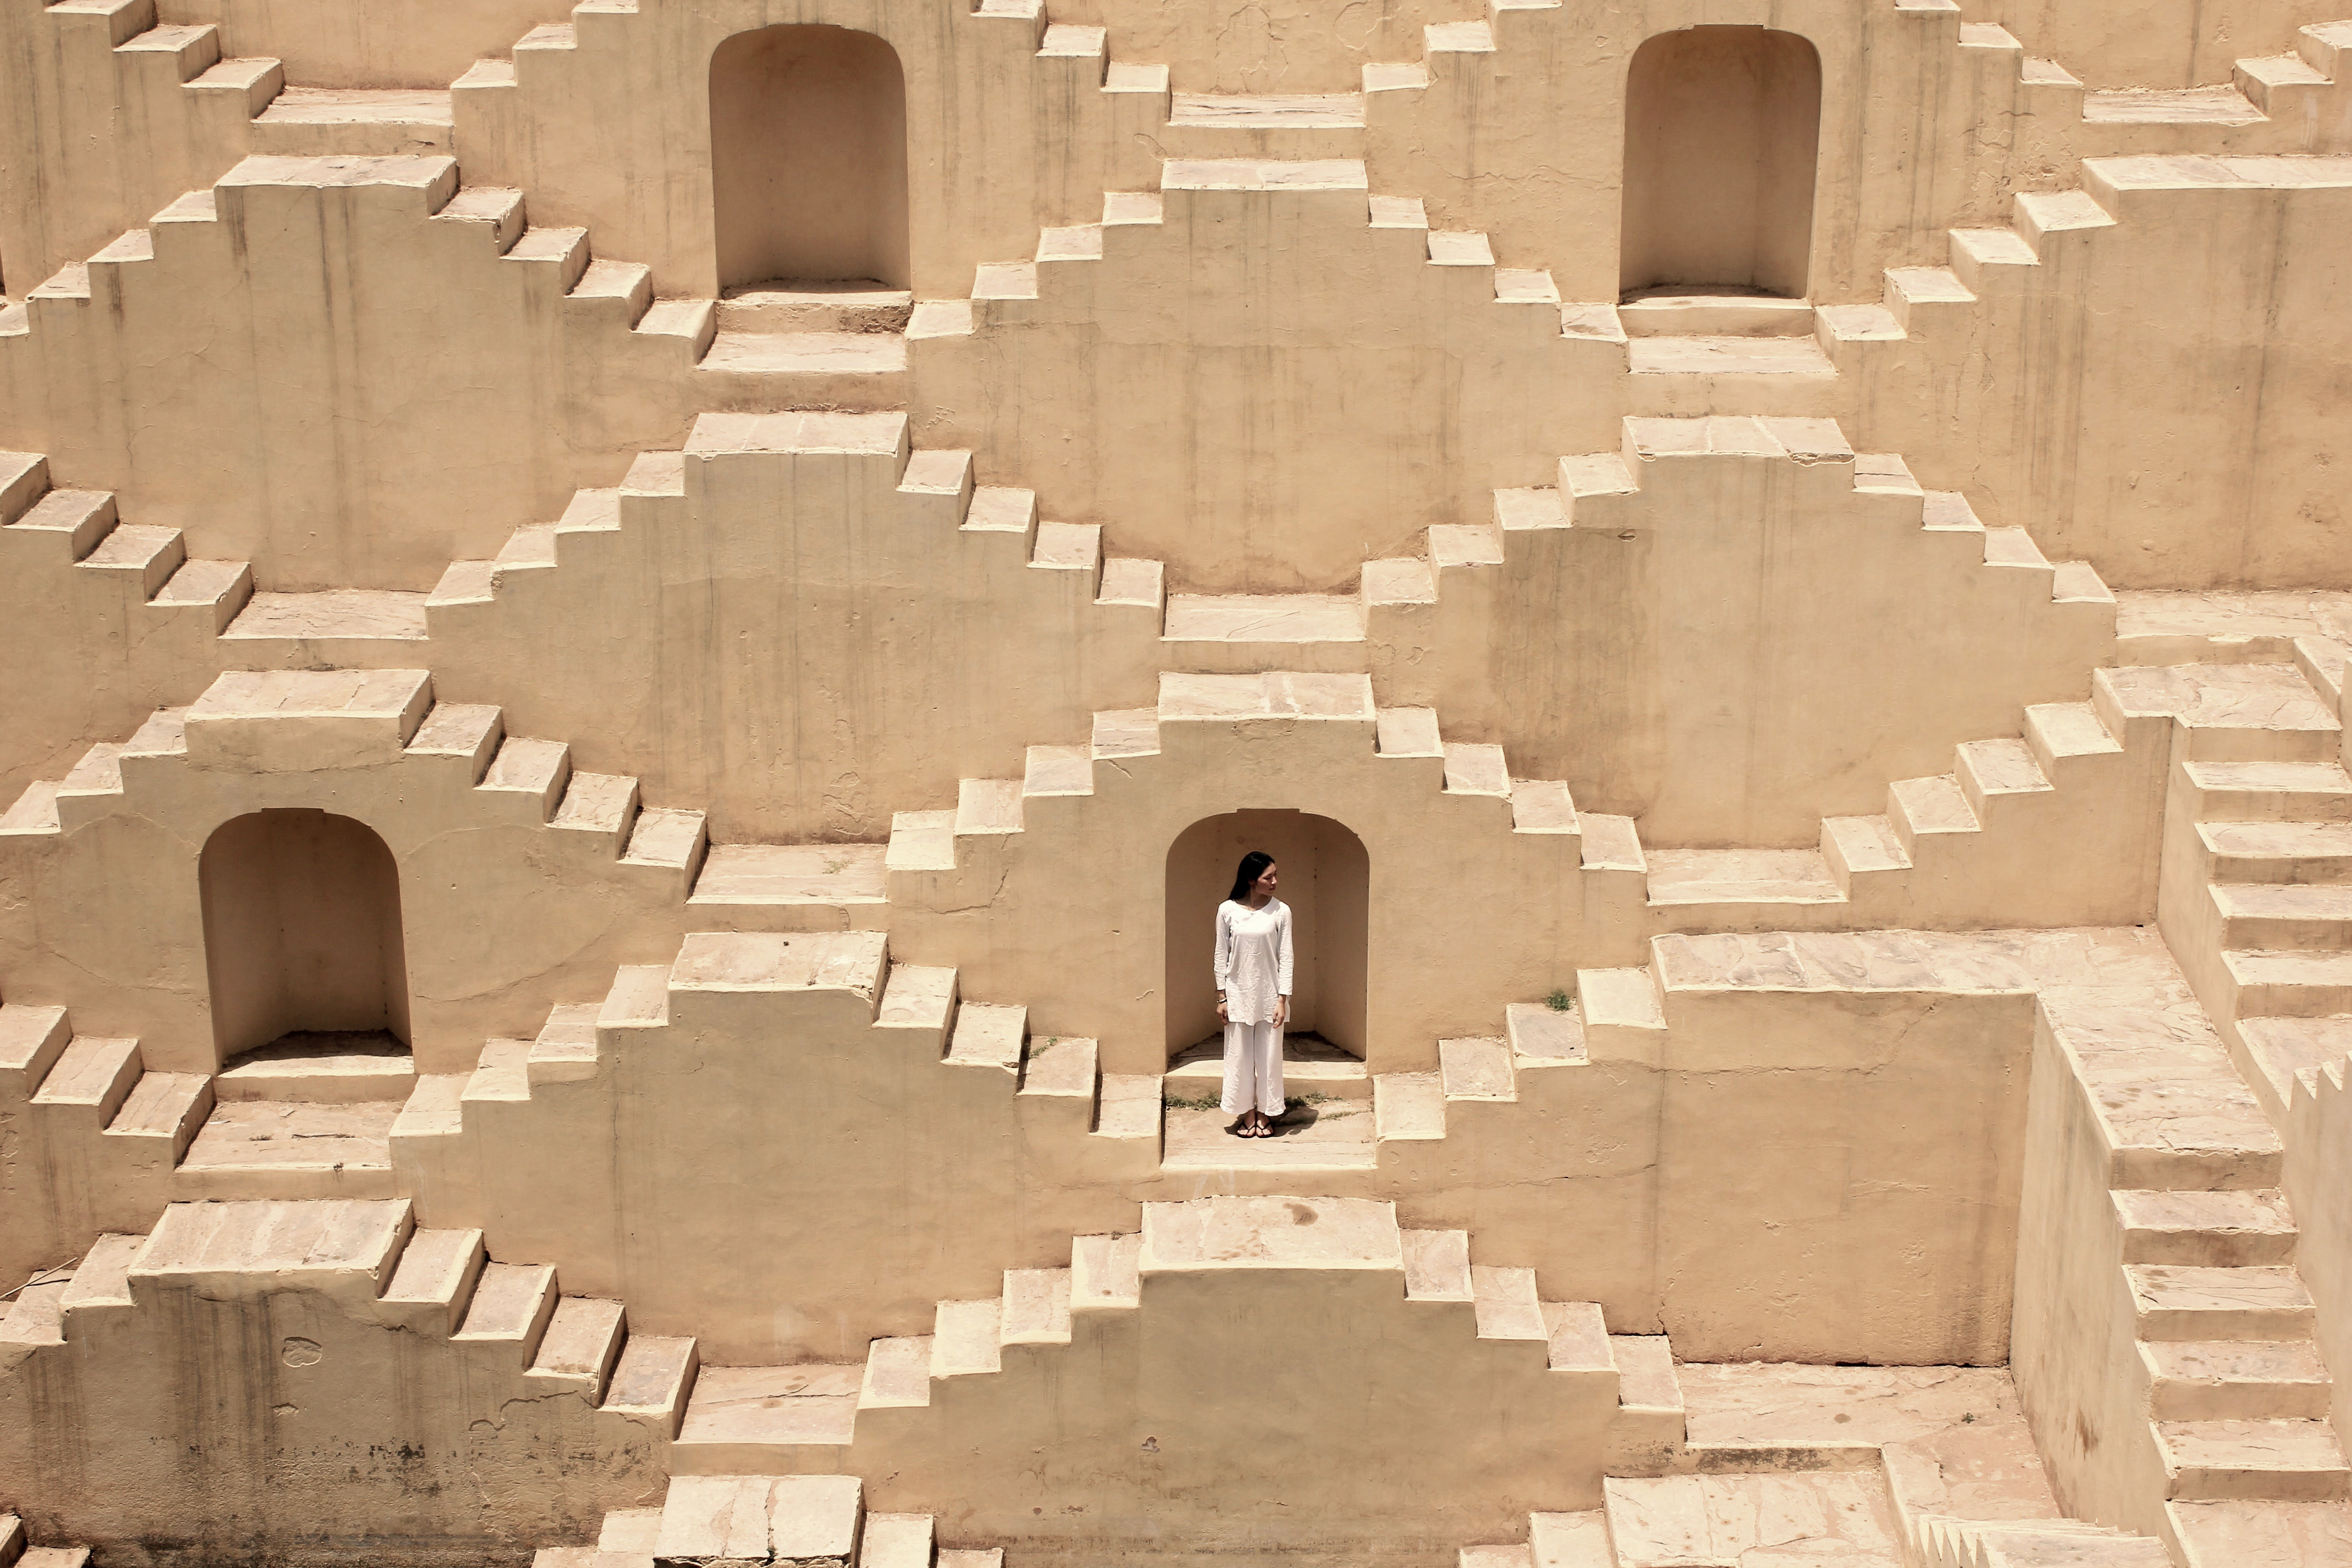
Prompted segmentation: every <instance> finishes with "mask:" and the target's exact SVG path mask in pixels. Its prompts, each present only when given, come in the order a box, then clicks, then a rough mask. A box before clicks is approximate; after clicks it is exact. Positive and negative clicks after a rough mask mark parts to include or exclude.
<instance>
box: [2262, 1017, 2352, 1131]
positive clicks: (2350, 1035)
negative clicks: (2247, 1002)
mask: <svg viewBox="0 0 2352 1568" xmlns="http://www.w3.org/2000/svg"><path fill="white" fill-rule="evenodd" d="M2238 1038H2239V1039H2240V1040H2242V1042H2244V1045H2245V1047H2246V1054H2247V1055H2248V1056H2249V1057H2251V1058H2252V1059H2253V1064H2254V1067H2255V1068H2256V1069H2257V1071H2258V1072H2259V1073H2260V1075H2261V1081H2260V1082H2259V1083H2258V1084H2257V1085H2256V1088H2257V1089H2267V1090H2268V1091H2269V1092H2268V1103H2270V1104H2272V1105H2273V1106H2275V1107H2277V1108H2278V1110H2279V1111H2280V1112H2281V1113H2284V1110H2285V1108H2286V1107H2287V1106H2288V1105H2289V1104H2290V1103H2291V1102H2292V1101H2293V1100H2294V1093H2295V1088H2296V1084H2297V1082H2298V1080H2300V1081H2301V1082H2302V1084H2303V1085H2304V1086H2305V1089H2307V1090H2309V1091H2312V1092H2316V1090H2317V1089H2318V1079H2317V1074H2318V1073H2319V1072H2320V1071H2321V1069H2323V1068H2328V1067H2332V1066H2334V1065H2335V1064H2336V1063H2338V1062H2341V1061H2343V1060H2344V1059H2345V1058H2347V1057H2352V1018H2344V1017H2317V1018H2279V1017H2265V1016H2241V1017H2240V1018H2239V1019H2238Z"/></svg>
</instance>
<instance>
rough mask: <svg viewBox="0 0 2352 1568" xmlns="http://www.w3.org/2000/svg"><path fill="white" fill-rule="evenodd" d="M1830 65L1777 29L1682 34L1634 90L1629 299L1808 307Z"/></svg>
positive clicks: (1627, 215)
mask: <svg viewBox="0 0 2352 1568" xmlns="http://www.w3.org/2000/svg"><path fill="white" fill-rule="evenodd" d="M1821 121H1822V59H1821V54H1820V52H1819V51H1818V50H1816V49H1815V48H1814V47H1813V46H1812V43H1811V40H1809V39H1807V38H1804V37H1801V36H1799V35H1798V34H1795V33H1784V32H1780V31H1778V30H1776V29H1773V28H1769V27H1755V26H1708V27H1685V28H1683V29H1682V30H1681V31H1679V32H1673V33H1661V34H1659V35H1658V36H1657V37H1654V38H1652V39H1650V40H1649V41H1648V42H1647V43H1644V44H1643V46H1642V47H1641V48H1640V49H1638V50H1636V51H1635V53H1634V55H1633V66H1632V68H1630V70H1629V71H1628V73H1627V76H1626V81H1625V169H1624V193H1623V201H1624V205H1623V214H1622V230H1621V238H1620V241H1619V244H1620V249H1619V253H1618V257H1619V259H1618V287H1619V289H1620V291H1621V297H1622V298H1626V299H1632V298H1636V297H1639V296H1640V295H1642V294H1643V293H1644V292H1647V291H1655V290H1665V291H1669V292H1675V293H1689V294H1706V295H1739V294H1761V295H1773V296H1779V297H1781V298H1786V299H1797V298H1801V297H1802V296H1803V294H1804V293H1805V288H1806V278H1807V273H1808V270H1809V268H1810V264H1811V252H1812V236H1813V180H1814V166H1815V163H1816V160H1817V155H1818V153H1819V150H1820V142H1821Z"/></svg>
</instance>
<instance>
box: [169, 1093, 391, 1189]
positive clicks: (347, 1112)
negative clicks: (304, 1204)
mask: <svg viewBox="0 0 2352 1568" xmlns="http://www.w3.org/2000/svg"><path fill="white" fill-rule="evenodd" d="M401 1104H402V1102H401V1101H399V1100H360V1101H343V1102H327V1103H314V1102H308V1101H300V1100H294V1101H278V1100H230V1101H226V1102H225V1103H222V1104H219V1105H216V1106H215V1107H214V1109H213V1113H212V1115H211V1116H210V1117H209V1118H207V1119H206V1121H205V1124H204V1127H203V1128H202V1130H201V1131H198V1132H197V1133H196V1136H195V1139H194V1142H191V1143H190V1144H189V1145H188V1152H187V1154H186V1156H185V1157H184V1158H183V1159H182V1160H181V1162H180V1168H179V1171H178V1172H177V1173H176V1174H175V1176H174V1178H173V1191H174V1192H175V1193H178V1194H183V1195H185V1196H188V1197H211V1198H289V1199H291V1198H319V1199H325V1198H342V1197H358V1198H378V1197H391V1196H392V1195H393V1194H394V1186H393V1181H392V1124H393V1122H394V1120H395V1119H396V1118H398V1116H399V1115H400V1108H401Z"/></svg>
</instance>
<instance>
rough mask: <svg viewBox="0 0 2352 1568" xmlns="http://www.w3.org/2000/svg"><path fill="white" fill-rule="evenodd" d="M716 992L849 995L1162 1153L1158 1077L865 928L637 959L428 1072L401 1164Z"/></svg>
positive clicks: (1072, 1121)
mask: <svg viewBox="0 0 2352 1568" xmlns="http://www.w3.org/2000/svg"><path fill="white" fill-rule="evenodd" d="M707 992H769V993H775V994H808V995H811V996H814V995H815V994H820V993H845V994H848V995H850V996H853V997H856V998H860V999H862V1001H863V1004H864V1005H865V1006H866V1008H867V1009H868V1010H869V1013H868V1016H869V1017H870V1027H871V1028H872V1029H874V1030H876V1031H877V1034H876V1036H875V1041H876V1045H877V1048H879V1047H882V1046H884V1045H885V1044H895V1043H898V1042H902V1041H912V1040H916V1039H919V1038H923V1037H936V1038H937V1039H938V1040H939V1042H940V1052H939V1055H938V1057H937V1060H938V1061H939V1062H940V1065H941V1066H943V1067H948V1068H961V1069H971V1070H975V1071H977V1073H979V1074H980V1075H981V1076H980V1077H979V1078H976V1079H973V1080H972V1081H973V1082H975V1083H976V1084H978V1083H985V1084H988V1085H997V1084H1001V1085H1002V1087H1003V1092H1004V1093H1005V1094H1006V1095H1007V1096H1008V1097H1010V1098H1012V1099H1013V1100H1017V1101H1018V1102H1019V1105H1020V1107H1021V1108H1022V1109H1024V1110H1034V1113H1035V1114H1038V1115H1041V1116H1045V1117H1048V1118H1050V1119H1051V1120H1052V1121H1053V1122H1054V1124H1055V1128H1056V1129H1057V1130H1058V1131H1060V1132H1061V1133H1062V1134H1063V1135H1065V1136H1066V1135H1069V1134H1081V1135H1083V1136H1084V1137H1085V1138H1086V1139H1087V1147H1088V1148H1089V1149H1093V1150H1096V1151H1097V1152H1098V1153H1099V1155H1100V1156H1101V1157H1102V1158H1103V1159H1104V1160H1106V1161H1107V1162H1108V1165H1109V1166H1110V1167H1112V1168H1117V1169H1122V1170H1125V1169H1148V1168H1149V1166H1150V1164H1151V1163H1154V1162H1156V1161H1157V1159H1158V1156H1159V1150H1160V1126H1159V1121H1158V1116H1157V1108H1158V1091H1159V1079H1158V1078H1157V1077H1156V1076H1152V1077H1146V1078H1138V1077H1134V1076H1131V1075H1129V1076H1123V1075H1118V1074H1108V1075H1106V1074H1104V1073H1102V1072H1100V1071H1099V1070H1098V1069H1097V1064H1096V1044H1095V1042H1094V1041H1092V1040H1088V1039H1079V1038H1074V1037H1066V1036H1045V1037H1034V1036H1033V1035H1032V1034H1031V1033H1030V1030H1029V1027H1028V1019H1027V1010H1026V1009H1025V1008H1024V1007H1021V1006H1017V1005H1001V1004H992V1003H976V1002H969V1001H965V1000H964V999H963V998H962V997H961V994H960V993H959V990H958V986H957V976H956V972H955V971H954V970H952V969H942V968H938V967H933V966H926V965H921V964H909V963H897V962H894V961H893V960H892V959H891V957H890V955H889V949H888V942H887V938H886V937H885V936H884V934H883V933H882V932H881V931H871V930H857V929H852V930H844V931H814V932H809V931H800V932H793V933H790V934H785V933H774V932H765V931H761V932H717V931H705V932H697V933H693V934H690V935H688V937H687V939H686V941H685V942H684V943H683V945H681V947H680V948H679V950H678V954H677V959H676V960H675V961H674V962H673V963H669V964H667V965H663V964H635V965H625V966H623V967H622V968H621V969H620V970H619V971H618V972H616V973H615V974H614V979H613V984H612V988H611V990H610V991H609V992H608V993H607V994H606V995H605V996H604V998H603V999H602V1000H601V1001H600V1002H594V1003H580V1004H564V1005H558V1006H556V1007H555V1008H554V1009H553V1010H552V1011H551V1012H550V1014H549V1015H548V1018H547V1022H546V1023H545V1025H544V1026H542V1027H541V1030H540V1032H539V1033H538V1035H537V1036H536V1037H533V1038H531V1039H529V1040H491V1041H488V1043H487V1044H485V1045H484V1047H483V1048H482V1055H481V1060H480V1062H479V1064H478V1066H477V1067H476V1068H474V1070H473V1071H471V1072H470V1073H454V1074H426V1075H425V1076H423V1077H420V1078H418V1079H416V1081H415V1089H413V1090H412V1092H411V1093H410V1094H409V1096H408V1099H407V1101H406V1103H405V1104H404V1105H403V1106H402V1107H401V1108H400V1109H399V1111H398V1114H397V1117H396V1119H395V1120H394V1121H393V1122H392V1124H391V1126H390V1130H389V1140H390V1142H389V1154H390V1158H391V1159H392V1160H393V1161H394V1163H400V1164H403V1165H412V1164H413V1165H417V1166H425V1165H429V1164H432V1163H436V1162H445V1161H446V1160H447V1159H448V1158H450V1156H451V1153H452V1152H453V1151H454V1150H455V1149H456V1148H457V1146H458V1145H459V1143H460V1142H462V1141H464V1140H466V1139H467V1138H469V1137H472V1138H481V1137H488V1136H491V1135H492V1134H491V1133H490V1132H486V1131H485V1130H484V1129H485V1126H486V1125H488V1126H489V1127H492V1128H493V1129H494V1128H495V1126H497V1125H501V1124H503V1123H502V1122H500V1121H499V1120H498V1119H501V1118H504V1117H507V1116H510V1115H514V1114H517V1113H518V1112H519V1111H520V1109H521V1108H522V1107H524V1106H526V1105H528V1103H529V1102H530V1100H531V1099H532V1098H533V1093H534V1090H537V1089H543V1088H544V1087H545V1086H547V1085H551V1084H572V1083H579V1082H582V1081H583V1080H585V1079H593V1078H595V1077H597V1076H598V1075H600V1074H602V1073H607V1072H609V1071H610V1070H611V1069H612V1066H613V1062H612V1053H614V1051H616V1050H626V1049H628V1048H630V1047H631V1045H632V1042H633V1041H635V1040H637V1039H641V1038H642V1039H646V1040H652V1039H656V1038H657V1036H656V1035H652V1034H641V1033H633V1031H656V1030H660V1029H663V1028H665V1027H666V1026H667V1025H668V1023H669V1021H670V1014H671V1007H672V998H673V997H674V996H676V995H677V994H680V993H688V994H693V993H707ZM469 1110H470V1111H471V1112H472V1120H470V1121H469V1119H468V1111H469ZM486 1116H487V1117H488V1118H491V1119H492V1120H491V1121H490V1122H488V1123H484V1121H483V1119H484V1118H485V1117H486Z"/></svg>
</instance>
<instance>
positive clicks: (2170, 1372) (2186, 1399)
mask: <svg viewBox="0 0 2352 1568" xmlns="http://www.w3.org/2000/svg"><path fill="white" fill-rule="evenodd" d="M2139 1352H2140V1360H2141V1362H2142V1363H2144V1364H2145V1365H2146V1366H2147V1373H2148V1386H2149V1388H2150V1389H2151V1390H2153V1394H2152V1395H2151V1397H2152V1400H2153V1404H2152V1405H2151V1406H2150V1408H2151V1411H2152V1413H2153V1414H2154V1415H2155V1416H2156V1418H2157V1419H2158V1420H2159V1421H2226V1420H2272V1419H2279V1418H2289V1417H2300V1418H2305V1419H2317V1418H2320V1417H2323V1416H2325V1415H2326V1414H2327V1404H2328V1395H2329V1392H2330V1390H2331V1388H2332V1387H2333V1384H2332V1382H2331V1380H2330V1379H2329V1377H2328V1375H2327V1366H2326V1363H2324V1362H2322V1361H2321V1360H2320V1359H2319V1347H2318V1346H2317V1345H2315V1344H2314V1343H2313V1342H2311V1341H2309V1340H2284V1341H2262V1340H2252V1341H2249V1340H2224V1341H2219V1342H2209V1341H2195V1340H2190V1341H2177V1342H2165V1343H2157V1344H2142V1345H2141V1346H2140V1347H2139Z"/></svg>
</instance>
